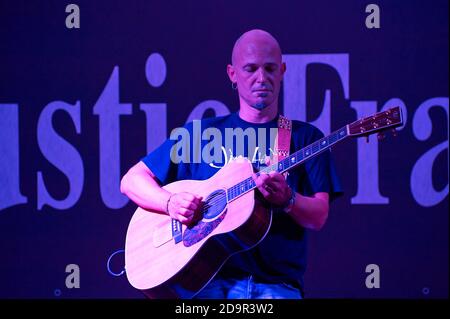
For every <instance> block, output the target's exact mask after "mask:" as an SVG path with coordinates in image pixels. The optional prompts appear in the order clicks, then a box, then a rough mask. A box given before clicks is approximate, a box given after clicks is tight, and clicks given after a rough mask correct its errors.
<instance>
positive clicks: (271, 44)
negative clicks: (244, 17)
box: [231, 29, 281, 64]
mask: <svg viewBox="0 0 450 319" xmlns="http://www.w3.org/2000/svg"><path fill="white" fill-rule="evenodd" d="M255 45H257V46H259V47H266V48H267V49H268V50H273V51H275V53H276V54H277V55H279V59H280V61H281V49H280V45H279V44H278V41H277V40H276V39H275V38H274V37H273V36H272V35H271V34H270V33H269V32H267V31H264V30H260V29H254V30H250V31H247V32H245V33H244V34H242V35H241V36H240V37H239V39H237V40H236V42H235V43H234V47H233V52H232V54H231V63H232V64H235V63H236V61H237V57H238V56H239V54H240V53H241V52H242V51H247V50H252V49H253V47H254V46H255Z"/></svg>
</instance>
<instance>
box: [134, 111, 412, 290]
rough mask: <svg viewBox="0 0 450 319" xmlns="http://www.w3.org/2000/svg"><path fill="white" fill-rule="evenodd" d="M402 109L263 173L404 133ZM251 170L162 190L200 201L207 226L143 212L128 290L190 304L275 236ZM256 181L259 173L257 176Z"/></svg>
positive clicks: (137, 217)
mask: <svg viewBox="0 0 450 319" xmlns="http://www.w3.org/2000/svg"><path fill="white" fill-rule="evenodd" d="M402 123H403V119H402V113H401V109H400V108H399V107H394V108H391V109H389V110H386V111H383V112H379V113H376V114H373V115H372V116H369V117H366V118H364V119H361V120H358V121H355V122H353V123H351V124H348V125H346V126H344V127H342V128H341V129H339V130H337V131H335V132H333V133H332V134H330V135H328V136H326V137H324V138H322V139H320V140H317V141H315V142H314V143H312V144H310V145H308V146H306V147H304V148H302V149H301V150H299V151H297V152H295V153H293V154H291V155H289V156H288V157H286V158H284V159H283V160H281V161H279V162H278V163H274V164H272V165H271V166H268V167H266V168H264V169H263V170H261V171H263V172H265V173H268V172H271V171H277V172H279V173H284V172H287V171H289V170H291V169H293V168H294V167H296V166H298V165H301V164H302V163H304V162H305V161H307V160H309V159H311V158H313V157H315V156H317V155H318V154H320V153H322V152H324V151H326V150H328V149H329V148H330V147H332V146H334V145H335V144H337V143H339V142H340V141H342V140H344V139H345V138H347V137H349V136H353V137H359V136H369V135H371V134H373V133H376V132H378V133H379V132H381V131H384V130H386V129H389V128H390V129H393V130H394V131H395V127H397V126H400V125H402ZM252 174H253V167H252V164H251V162H250V161H249V160H247V159H245V158H243V157H238V158H236V159H234V160H232V161H230V162H229V163H228V164H226V165H225V166H224V167H222V168H221V169H220V170H219V171H218V172H217V173H216V174H214V175H213V176H212V177H211V178H209V179H207V180H203V181H198V180H182V181H177V182H173V183H170V184H167V185H165V186H164V187H163V188H164V189H166V190H168V191H170V192H172V193H177V192H184V191H187V190H188V191H189V192H191V193H195V194H197V195H200V196H202V197H203V203H202V204H203V205H202V208H201V212H202V214H203V215H202V219H201V220H199V221H198V222H197V223H195V224H194V225H191V226H189V227H187V226H186V225H183V224H181V223H180V222H179V221H177V220H175V219H172V218H171V217H170V216H168V215H165V214H162V213H160V212H159V213H158V212H152V211H148V210H145V209H142V208H138V209H137V210H136V212H135V213H134V215H133V217H132V218H131V221H130V224H129V227H128V231H127V235H126V243H125V270H126V274H127V277H128V281H129V282H130V284H131V285H132V286H133V287H135V288H137V289H139V290H142V291H143V292H144V293H145V295H146V296H147V297H149V298H192V297H193V296H195V294H196V293H198V292H199V291H200V290H201V289H202V288H203V287H204V286H205V285H207V284H208V282H209V281H210V280H211V279H212V278H213V277H214V275H215V274H216V273H217V272H218V271H219V270H220V268H221V267H222V265H223V264H224V263H225V262H226V260H227V259H228V258H229V257H230V256H232V255H233V254H236V253H239V252H242V251H245V250H248V249H251V248H253V247H255V246H256V245H257V244H258V243H259V242H261V241H262V240H263V239H264V237H265V235H266V234H267V232H268V231H269V229H270V225H271V221H272V211H271V209H270V208H268V207H266V206H265V205H264V204H263V203H262V202H261V201H259V200H256V199H255V194H254V190H255V188H256V186H255V183H254V181H253V179H252V177H251V175H252ZM257 174H259V172H258V173H257Z"/></svg>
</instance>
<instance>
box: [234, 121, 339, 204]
mask: <svg viewBox="0 0 450 319" xmlns="http://www.w3.org/2000/svg"><path fill="white" fill-rule="evenodd" d="M347 136H348V126H347V125H346V126H344V127H342V128H340V129H339V130H337V131H335V132H333V133H331V134H330V135H328V136H326V137H323V138H321V139H320V140H317V141H315V142H314V143H312V144H310V145H308V146H306V147H304V148H302V149H301V150H299V151H297V152H295V153H293V154H291V155H289V156H288V157H286V158H284V159H282V160H281V161H279V162H278V163H275V164H272V165H270V166H267V167H265V168H264V169H262V170H260V172H258V173H256V175H258V176H259V174H260V173H261V172H264V173H270V172H278V173H284V172H287V171H289V170H291V169H293V168H294V167H296V166H298V165H300V164H302V163H304V162H306V161H307V160H309V159H311V158H313V157H315V156H317V155H319V154H320V153H322V152H324V151H326V150H328V149H329V148H330V147H331V146H333V145H334V144H336V143H338V142H340V141H342V140H343V139H345V138H346V137H347ZM255 188H256V185H255V182H254V181H253V178H252V177H249V178H246V179H245V180H243V181H241V182H239V183H237V184H236V185H233V186H231V187H230V188H228V189H227V200H228V202H230V201H232V200H234V199H236V198H238V197H239V196H241V195H243V194H245V193H247V192H249V191H251V190H253V189H255Z"/></svg>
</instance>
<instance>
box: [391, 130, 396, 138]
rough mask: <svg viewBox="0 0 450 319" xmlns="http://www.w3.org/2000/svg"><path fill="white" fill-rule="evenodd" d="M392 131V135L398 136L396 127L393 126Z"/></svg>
mask: <svg viewBox="0 0 450 319" xmlns="http://www.w3.org/2000/svg"><path fill="white" fill-rule="evenodd" d="M391 133H392V136H394V137H395V136H397V130H396V129H395V128H393V129H392V130H391Z"/></svg>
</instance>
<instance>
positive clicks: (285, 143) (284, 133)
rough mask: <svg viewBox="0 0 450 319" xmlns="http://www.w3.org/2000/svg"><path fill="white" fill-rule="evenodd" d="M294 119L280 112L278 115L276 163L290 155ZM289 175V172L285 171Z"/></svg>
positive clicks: (285, 174) (285, 175)
mask: <svg viewBox="0 0 450 319" xmlns="http://www.w3.org/2000/svg"><path fill="white" fill-rule="evenodd" d="M291 131H292V121H291V120H290V119H288V118H287V117H285V116H283V115H281V114H280V116H279V117H278V132H277V137H276V139H275V147H274V148H275V150H274V157H273V159H274V163H278V162H279V161H281V160H282V159H284V158H286V157H288V156H289V149H290V146H291ZM283 175H284V177H285V178H286V177H287V175H288V174H287V172H285V173H283Z"/></svg>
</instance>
